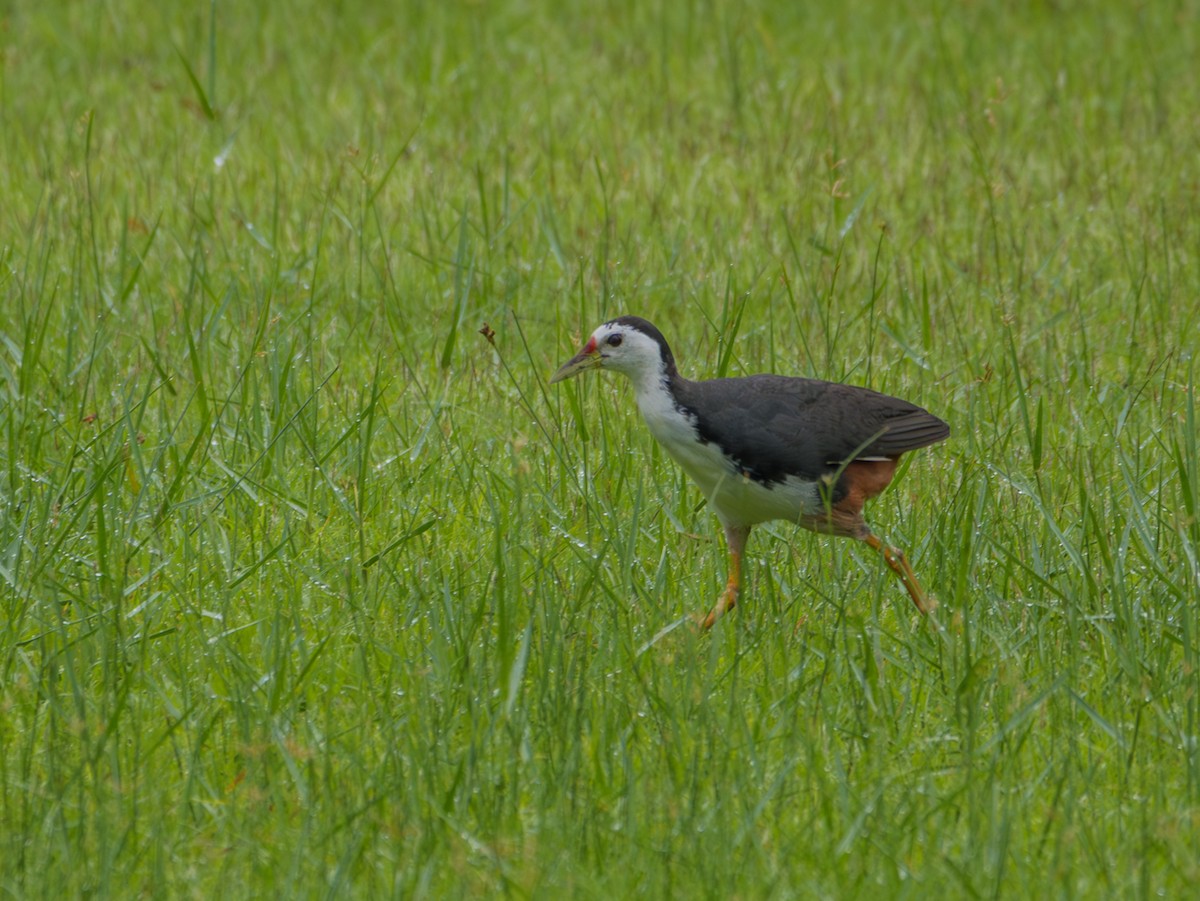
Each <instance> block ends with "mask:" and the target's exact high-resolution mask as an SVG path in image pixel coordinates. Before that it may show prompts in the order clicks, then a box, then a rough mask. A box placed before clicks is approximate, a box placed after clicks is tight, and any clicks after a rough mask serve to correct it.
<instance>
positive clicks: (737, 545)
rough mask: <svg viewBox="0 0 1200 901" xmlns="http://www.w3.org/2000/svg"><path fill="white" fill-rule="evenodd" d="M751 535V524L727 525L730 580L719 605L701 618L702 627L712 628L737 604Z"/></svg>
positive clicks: (726, 540)
mask: <svg viewBox="0 0 1200 901" xmlns="http://www.w3.org/2000/svg"><path fill="white" fill-rule="evenodd" d="M749 537H750V527H749V526H726V527H725V542H726V544H728V545H729V580H728V581H727V582H726V583H725V591H724V592H723V593H722V594H721V599H720V600H719V601H717V606H715V607H713V609H712V610H711V611H709V613H708V615H707V616H705V617H704V618H703V619H701V620H700V627H701V628H702V629H711V628H712V627H713V623H715V622H716V621H717V620H719V619H720V618H721V617H722V616H724V615H725V614H726V613H728V612H729V611H730V610H732V609H733V608H734V607H736V606H737V602H738V596H739V595H740V594H741V593H742V554H743V552H744V551H745V550H746V539H747V538H749Z"/></svg>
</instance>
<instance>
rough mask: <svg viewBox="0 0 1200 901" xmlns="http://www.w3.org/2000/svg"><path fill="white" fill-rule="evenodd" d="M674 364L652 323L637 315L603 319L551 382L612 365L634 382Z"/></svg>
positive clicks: (610, 367) (611, 367)
mask: <svg viewBox="0 0 1200 901" xmlns="http://www.w3.org/2000/svg"><path fill="white" fill-rule="evenodd" d="M674 368H675V361H674V359H673V358H672V356H671V349H670V348H669V347H668V346H667V342H666V339H664V338H663V336H662V334H661V333H660V332H659V330H658V329H656V328H655V327H654V326H653V325H651V324H650V323H649V322H647V321H646V320H645V319H639V318H638V317H636V316H622V317H621V318H620V319H614V320H612V321H611V322H606V323H604V325H602V326H600V327H599V328H598V329H596V330H595V331H594V332H592V334H591V337H590V338H588V340H587V343H586V344H584V345H583V350H581V351H580V352H579V353H577V354H576V355H575V356H573V357H571V359H569V360H567V362H565V363H563V365H562V366H561V367H559V370H558V372H556V373H554V375H553V376H551V377H550V384H554V383H555V382H561V381H563V380H564V379H569V378H571V377H572V376H576V375H579V373H581V372H586V371H587V370H589V369H612V370H615V371H617V372H621V373H624V374H625V375H627V376H629V377H630V378H631V379H633V380H634V381H635V382H638V381H640V380H641V379H643V378H646V377H647V376H653V375H658V374H662V373H668V372H671V371H673V370H674Z"/></svg>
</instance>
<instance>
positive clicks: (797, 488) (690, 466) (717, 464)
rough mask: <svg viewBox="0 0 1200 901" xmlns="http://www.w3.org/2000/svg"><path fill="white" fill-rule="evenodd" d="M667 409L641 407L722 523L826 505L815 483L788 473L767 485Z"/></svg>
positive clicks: (789, 515)
mask: <svg viewBox="0 0 1200 901" xmlns="http://www.w3.org/2000/svg"><path fill="white" fill-rule="evenodd" d="M663 412H664V413H666V414H667V415H656V414H658V413H659V411H658V410H654V409H651V410H649V411H648V410H647V409H646V408H645V407H643V408H642V415H643V416H644V417H645V419H646V425H647V426H649V428H650V433H651V434H652V435H654V437H655V439H656V440H657V441H658V443H659V444H661V445H662V446H663V449H664V450H666V452H667V453H668V454H670V455H671V457H672V458H673V459H674V460H675V461H676V462H677V463H678V464H679V465H680V466H682V467H683V471H684V472H686V473H687V474H688V475H689V476H690V477H691V479H692V481H694V482H695V483H696V484H697V485H698V486H699V487H700V490H701V491H702V492H703V493H704V496H705V498H706V499H707V500H708V503H709V505H710V506H711V507H712V508H713V511H714V512H715V513H716V514H717V516H718V517H720V519H721V521H722V522H723V523H727V524H730V525H746V526H751V525H754V524H755V523H760V522H766V521H768V520H772V519H786V520H790V521H792V522H796V521H798V520H799V519H800V518H801V517H802V516H806V515H807V516H812V515H815V514H817V513H819V512H820V511H821V509H822V508H823V502H822V500H821V493H820V490H819V488H818V485H817V483H816V482H805V481H803V480H801V479H796V478H792V477H789V478H788V479H787V480H786V481H784V482H782V483H775V484H773V485H772V486H771V487H770V488H767V487H766V486H765V485H763V484H762V483H760V482H756V481H754V480H753V479H751V478H748V477H747V476H744V475H742V473H741V472H739V471H738V470H737V469H736V468H735V467H734V466H733V465H732V464H731V463H730V462H729V461H728V460H727V459H726V457H725V455H724V454H723V453H721V449H720V448H719V447H717V446H716V445H715V444H712V443H709V444H702V443H700V442H699V441H697V440H696V437H695V430H694V427H693V426H692V424H691V423H690V422H689V421H688V420H687V419H685V418H684V417H682V416H680V415H679V413H678V411H677V410H670V411H669V413H667V411H663Z"/></svg>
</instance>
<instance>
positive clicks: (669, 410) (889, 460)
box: [550, 316, 950, 628]
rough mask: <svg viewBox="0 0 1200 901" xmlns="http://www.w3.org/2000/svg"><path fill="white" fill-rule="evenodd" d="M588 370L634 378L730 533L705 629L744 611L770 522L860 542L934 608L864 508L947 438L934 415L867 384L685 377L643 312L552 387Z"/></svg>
mask: <svg viewBox="0 0 1200 901" xmlns="http://www.w3.org/2000/svg"><path fill="white" fill-rule="evenodd" d="M589 369H612V370H614V371H616V372H620V373H623V374H624V375H626V376H628V377H629V379H630V380H631V381H632V382H633V388H634V391H635V392H636V394H637V405H638V409H639V410H641V413H642V417H643V418H644V419H645V420H646V425H647V426H649V428H650V433H651V434H652V435H653V436H654V437H655V439H656V440H657V441H658V443H659V444H661V445H662V446H663V448H664V449H665V450H666V451H667V453H668V454H670V455H671V457H673V458H674V459H675V461H676V462H677V463H679V465H680V466H682V467H683V470H684V472H686V473H687V474H688V475H689V476H691V478H692V480H693V481H694V482H695V483H696V484H697V485H699V486H700V490H701V491H703V492H704V496H705V497H706V498H707V500H708V503H709V505H710V506H711V507H712V508H713V511H714V512H715V513H716V514H717V518H718V519H720V521H721V525H722V526H723V527H724V529H725V540H726V542H727V543H728V545H729V581H728V584H726V586H725V591H724V593H723V595H722V596H721V599H720V600H719V601H718V602H717V605H716V606H715V607H714V608H713V609H712V611H711V612H710V613H709V614H708V615H707V616H705V617H704V618H703V620H702V623H703V625H704V627H705V628H708V627H711V626H712V624H713V623H714V622H716V620H717V619H718V618H719V617H720V616H721V615H722V614H724V613H726V612H727V611H729V610H730V609H731V608H733V606H734V605H735V604H737V601H738V594H739V593H740V591H741V584H742V554H743V553H744V551H745V549H746V539H747V538H748V537H749V535H750V529H751V527H752V526H755V525H757V524H758V523H761V522H767V521H768V520H772V519H784V520H788V521H790V522H795V523H798V524H799V525H801V526H803V527H804V528H806V529H811V530H812V531H814V532H821V533H824V534H828V535H841V536H844V537H846V538H857V539H858V540H859V541H863V542H865V543H866V544H867V545H869V546H870V547H872V548H874V549H875V550H877V551H879V552H880V553H881V554H882V555H883V559H884V561H885V562H886V563H887V565H888V566H889V567H890V568H891V569H892V571H893V572H895V573H896V575H897V576H899V577H900V581H901V582H903V583H904V587H905V588H906V589H908V593H909V595H910V596H911V597H912V599H913V603H914V604H916V605H917V609H918V610H920V611H921V612H922V613H926V612H928V611H930V610H932V609H933V608H934V607H935V606H937V605H936V602H935V601H933V599H932V598H930V597H928V596H927V595H926V594H925V592H924V590H923V589H922V588H921V586H920V584H919V583H918V582H917V578H916V576H915V575H914V574H913V571H912V568H911V567H910V566H909V565H908V560H907V559H906V558H905V556H904V553H903V552H902V551H900V550H899V549H897V548H894V547H890V546H888V545H886V544H884V543H883V542H882V541H880V540H879V538H878V537H876V535H875V534H874V533H873V532H872V531H871V529H870V527H868V526H867V523H866V520H864V519H863V515H862V508H863V503H864V502H865V501H867V500H868V499H870V498H872V497H874V496H875V495H877V494H879V493H880V492H881V491H883V489H884V488H886V487H887V486H888V484H889V483H890V482H891V481H892V476H893V475H894V474H895V472H896V464H897V462H898V461H899V459H900V456H901V455H902V454H905V453H907V452H908V451H912V450H917V449H918V448H922V447H928V446H929V445H931V444H936V443H937V442H939V441H942V440H944V439H945V438H946V437H947V436H948V435H949V434H950V427H949V426H948V425H947V424H946V423H944V422H943V421H942V420H940V419H938V418H937V417H936V416H934V415H933V414H932V413H929V412H928V411H926V410H923V409H922V408H920V407H918V406H916V405H915V404H911V403H909V402H908V401H904V400H900V399H899V398H895V397H889V396H887V395H886V394H880V393H878V392H876V391H871V390H869V389H867V388H858V387H854V386H851V385H842V384H838V383H836V382H824V381H820V380H817V379H806V378H790V377H787V376H780V375H751V376H745V377H742V378H724V379H712V380H710V381H702V382H693V381H689V380H688V379H685V378H684V377H683V376H681V375H680V374H679V370H678V369H677V368H676V367H675V357H674V356H673V355H672V354H671V348H670V347H669V346H668V345H667V341H666V339H665V338H663V336H662V333H661V332H660V331H659V330H658V329H657V328H655V327H654V326H653V325H652V324H651V323H649V322H647V321H646V320H645V319H641V318H639V317H637V316H622V317H620V318H619V319H613V320H612V321H611V322H606V323H604V324H603V325H602V326H600V327H599V328H598V329H596V330H595V331H594V332H593V333H592V335H591V337H590V338H588V341H587V344H585V345H584V348H583V350H581V351H580V352H579V353H578V354H576V355H575V356H574V357H572V358H571V359H570V360H568V361H567V362H566V363H564V364H563V365H562V367H561V368H560V369H559V370H558V371H557V372H556V373H554V375H553V377H551V379H550V382H551V383H554V382H560V381H562V380H563V379H568V378H571V377H572V376H575V375H578V374H579V373H581V372H586V371H587V370H589Z"/></svg>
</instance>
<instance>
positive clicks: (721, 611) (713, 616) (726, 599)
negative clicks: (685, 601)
mask: <svg viewBox="0 0 1200 901" xmlns="http://www.w3.org/2000/svg"><path fill="white" fill-rule="evenodd" d="M737 602H738V590H737V588H735V587H734V586H732V585H730V586H727V587H726V589H725V593H724V594H722V595H721V600H719V601H717V606H715V607H713V608H712V610H710V611H709V612H708V613H707V614H704V613H701V614H699V616H697V618H696V621H697V622H698V623H699V624H700V628H701V629H702V630H704V631H706V632H707V631H708V630H709V629H711V628H712V627H713V625H714V624H715V623H716V621H717V620H719V619H720V618H721V617H722V616H724V615H725V614H726V613H728V612H729V611H730V610H732V609H733V608H734V607H736V606H737Z"/></svg>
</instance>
